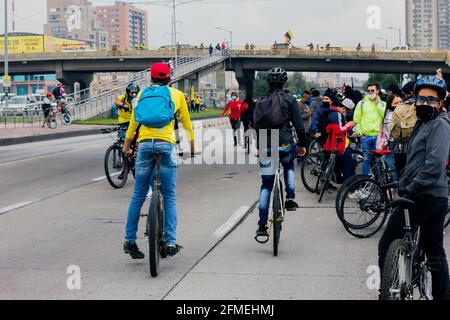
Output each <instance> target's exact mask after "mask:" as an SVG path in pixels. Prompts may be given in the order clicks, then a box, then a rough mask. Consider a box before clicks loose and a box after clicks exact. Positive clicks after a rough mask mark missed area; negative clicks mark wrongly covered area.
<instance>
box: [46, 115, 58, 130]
mask: <svg viewBox="0 0 450 320" xmlns="http://www.w3.org/2000/svg"><path fill="white" fill-rule="evenodd" d="M46 123H47V127H49V128H50V129H56V128H57V127H58V122H56V117H54V116H50V117H48V118H47V121H46Z"/></svg>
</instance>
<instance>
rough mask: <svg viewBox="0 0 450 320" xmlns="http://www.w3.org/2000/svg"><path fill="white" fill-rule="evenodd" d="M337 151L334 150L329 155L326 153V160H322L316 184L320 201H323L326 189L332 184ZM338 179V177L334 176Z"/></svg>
mask: <svg viewBox="0 0 450 320" xmlns="http://www.w3.org/2000/svg"><path fill="white" fill-rule="evenodd" d="M336 156H337V152H332V153H330V154H329V155H325V159H324V160H325V161H324V162H322V166H321V170H320V174H319V177H318V179H317V184H316V192H317V194H318V195H319V203H321V202H322V199H323V196H324V195H325V191H327V190H328V187H329V186H330V183H331V179H332V178H333V175H334V170H335V165H336ZM334 180H335V181H336V178H334Z"/></svg>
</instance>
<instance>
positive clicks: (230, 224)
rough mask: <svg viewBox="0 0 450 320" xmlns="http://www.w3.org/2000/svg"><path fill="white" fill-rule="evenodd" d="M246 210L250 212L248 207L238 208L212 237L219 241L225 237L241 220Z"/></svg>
mask: <svg viewBox="0 0 450 320" xmlns="http://www.w3.org/2000/svg"><path fill="white" fill-rule="evenodd" d="M248 210H250V206H243V207H241V208H239V209H238V210H237V211H236V212H235V213H234V214H233V215H232V216H231V218H230V219H228V221H227V222H225V223H224V224H223V225H222V226H221V227H220V228H219V229H217V231H216V232H214V237H216V238H219V239H222V238H223V237H225V236H226V235H227V234H228V233H229V232H230V231H231V230H232V229H233V228H234V227H235V226H236V225H237V224H238V223H239V222H240V221H241V220H242V218H243V217H244V216H245V214H246V213H247V212H248Z"/></svg>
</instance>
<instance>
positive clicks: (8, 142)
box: [0, 127, 106, 147]
mask: <svg viewBox="0 0 450 320" xmlns="http://www.w3.org/2000/svg"><path fill="white" fill-rule="evenodd" d="M105 128H106V127H105ZM101 133H102V132H101V128H97V129H86V130H80V131H72V132H58V133H51V134H43V135H36V136H26V137H18V138H2V139H0V147H4V146H12V145H16V144H24V143H32V142H41V141H50V140H59V139H66V138H74V137H82V136H91V135H95V134H101Z"/></svg>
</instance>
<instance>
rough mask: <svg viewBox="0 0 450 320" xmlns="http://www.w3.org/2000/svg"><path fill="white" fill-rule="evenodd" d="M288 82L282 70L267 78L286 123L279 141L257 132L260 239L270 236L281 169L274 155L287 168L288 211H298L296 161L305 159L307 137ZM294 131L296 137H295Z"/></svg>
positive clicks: (272, 71) (272, 70) (271, 136)
mask: <svg viewBox="0 0 450 320" xmlns="http://www.w3.org/2000/svg"><path fill="white" fill-rule="evenodd" d="M287 80H288V76H287V73H286V71H285V70H284V69H282V68H273V69H271V70H270V71H269V73H268V75H267V82H268V83H269V87H270V91H269V94H273V93H276V94H277V95H278V96H279V97H281V103H282V108H281V110H282V113H283V119H284V120H283V124H282V126H281V127H280V128H279V129H278V130H277V136H276V137H275V136H274V135H272V132H271V131H268V132H267V135H265V134H262V133H261V131H258V150H259V156H260V157H259V158H260V159H259V160H260V167H261V177H262V186H261V194H260V198H259V217H260V220H259V223H258V224H259V228H258V230H257V232H256V235H257V236H258V237H267V236H268V228H267V222H268V217H269V204H270V197H271V193H272V190H273V185H274V181H275V172H276V170H277V168H278V162H277V160H278V157H277V156H275V154H274V153H277V151H278V153H279V161H280V162H281V164H282V165H283V168H284V180H285V184H286V192H287V196H286V199H287V200H286V203H285V208H286V210H287V211H296V210H297V209H298V208H299V206H298V204H297V203H296V202H295V174H294V160H295V158H296V157H297V156H301V157H303V156H304V155H305V154H306V134H305V128H304V125H303V120H302V114H301V112H300V108H299V106H298V103H297V100H296V99H295V98H294V96H292V95H291V94H289V93H288V91H286V90H285V89H284V87H285V85H286V82H287ZM255 112H257V111H255ZM293 128H294V129H295V133H296V136H297V137H295V136H294V133H293V132H294V130H293ZM258 129H264V128H258ZM267 129H269V128H267ZM274 138H275V139H274ZM276 140H278V141H279V146H278V148H277V146H273V148H272V143H274V141H276ZM277 149H278V150H277ZM271 150H274V152H273V153H272V152H271Z"/></svg>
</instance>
